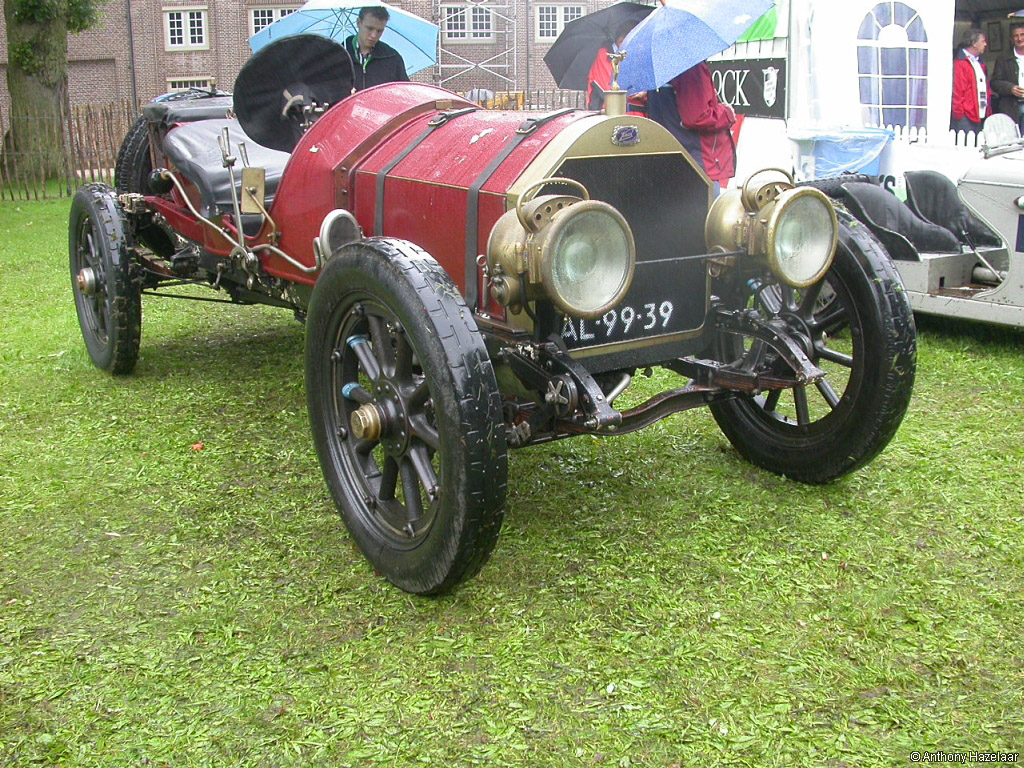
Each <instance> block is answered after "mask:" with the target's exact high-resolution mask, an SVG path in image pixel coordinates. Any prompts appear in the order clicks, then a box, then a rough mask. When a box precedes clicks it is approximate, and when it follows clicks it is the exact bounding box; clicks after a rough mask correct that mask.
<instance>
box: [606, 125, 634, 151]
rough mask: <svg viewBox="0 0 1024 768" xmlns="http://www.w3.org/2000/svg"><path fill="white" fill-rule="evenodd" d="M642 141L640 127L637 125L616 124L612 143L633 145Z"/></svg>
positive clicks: (623, 145)
mask: <svg viewBox="0 0 1024 768" xmlns="http://www.w3.org/2000/svg"><path fill="white" fill-rule="evenodd" d="M639 143H640V129H639V128H637V127H636V126H635V125H616V126H615V127H614V128H613V129H612V144H614V145H615V146H616V147H632V146H633V145H634V144H639Z"/></svg>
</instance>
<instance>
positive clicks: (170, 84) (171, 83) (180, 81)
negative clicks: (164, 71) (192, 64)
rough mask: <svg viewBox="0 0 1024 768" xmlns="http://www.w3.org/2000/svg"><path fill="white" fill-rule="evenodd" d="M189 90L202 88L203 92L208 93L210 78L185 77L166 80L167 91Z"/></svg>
mask: <svg viewBox="0 0 1024 768" xmlns="http://www.w3.org/2000/svg"><path fill="white" fill-rule="evenodd" d="M189 88H202V89H203V90H204V91H208V90H210V78H208V77H185V78H168V79H167V90H168V91H187V90H188V89H189Z"/></svg>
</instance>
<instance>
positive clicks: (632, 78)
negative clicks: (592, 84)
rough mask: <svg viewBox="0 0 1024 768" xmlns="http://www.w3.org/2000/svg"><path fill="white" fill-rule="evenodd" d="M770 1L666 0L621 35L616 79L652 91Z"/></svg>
mask: <svg viewBox="0 0 1024 768" xmlns="http://www.w3.org/2000/svg"><path fill="white" fill-rule="evenodd" d="M773 7H775V2H774V0H667V1H666V3H665V5H663V6H661V7H660V8H658V9H657V10H655V11H654V13H652V14H651V15H650V16H648V17H647V18H646V19H644V20H643V21H641V22H640V23H639V24H638V25H637V26H636V27H634V28H633V30H632V31H631V32H630V33H629V34H628V35H626V39H625V40H624V41H623V42H622V47H623V48H625V50H626V58H625V60H624V61H623V62H622V66H621V68H620V69H619V85H620V86H621V87H622V89H623V90H625V91H629V92H630V93H637V92H638V91H653V90H654V89H655V88H660V87H661V86H663V85H665V84H666V83H668V81H669V80H671V79H672V78H674V77H675V76H676V75H681V74H682V73H683V72H685V71H686V70H688V69H690V68H691V67H693V66H695V65H696V64H699V63H700V62H702V61H704V60H705V59H707V58H708V57H709V56H714V55H715V54H716V53H720V52H721V51H724V50H725V49H726V48H728V47H729V46H730V45H732V44H733V43H735V42H736V40H737V38H739V36H740V35H742V34H743V33H744V32H746V31H747V29H748V28H749V27H750V26H751V25H752V24H753V23H754V22H755V21H757V20H758V18H760V17H761V16H762V15H764V14H765V13H767V12H768V11H769V10H771V9H772V8H773Z"/></svg>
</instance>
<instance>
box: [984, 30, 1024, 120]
mask: <svg viewBox="0 0 1024 768" xmlns="http://www.w3.org/2000/svg"><path fill="white" fill-rule="evenodd" d="M1010 39H1011V40H1012V41H1013V50H1011V51H1010V52H1009V53H1007V54H1005V55H1003V56H1000V57H999V58H998V59H996V65H995V67H994V68H993V69H992V90H993V91H995V92H996V93H997V94H999V103H998V109H999V111H1000V112H1002V113H1003V114H1004V115H1009V116H1010V117H1012V118H1013V122H1015V123H1016V124H1017V126H1018V127H1019V128H1020V129H1021V132H1022V133H1024V21H1015V22H1013V23H1012V24H1011V25H1010Z"/></svg>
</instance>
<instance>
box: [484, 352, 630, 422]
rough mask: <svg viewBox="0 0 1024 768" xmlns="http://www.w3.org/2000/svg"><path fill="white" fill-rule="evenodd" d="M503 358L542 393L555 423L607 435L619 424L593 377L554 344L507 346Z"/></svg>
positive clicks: (616, 416) (618, 417) (618, 414)
mask: <svg viewBox="0 0 1024 768" xmlns="http://www.w3.org/2000/svg"><path fill="white" fill-rule="evenodd" d="M504 357H505V360H506V362H507V363H508V364H509V367H510V368H511V369H512V371H513V372H514V373H515V374H516V376H518V377H519V378H520V379H521V380H522V381H523V382H524V383H525V384H527V386H529V387H531V388H532V389H534V390H536V391H538V392H541V393H543V397H544V401H545V402H546V403H547V404H548V405H549V406H551V407H552V408H553V410H554V411H555V412H556V415H557V417H558V420H559V421H564V422H568V423H569V424H571V425H573V426H575V427H586V428H587V429H591V430H606V431H608V432H613V431H615V429H616V428H617V427H618V425H619V424H621V423H622V414H621V413H619V412H618V411H617V410H615V409H614V408H612V407H611V405H610V404H609V403H608V400H607V398H606V397H605V394H604V392H603V391H602V390H601V387H600V386H598V383H597V382H596V381H595V380H594V377H593V376H591V375H590V373H589V372H588V371H587V369H586V368H584V367H583V366H582V365H580V364H579V363H578V362H576V361H575V360H573V359H572V358H571V357H570V356H569V353H568V352H566V351H565V350H563V349H560V348H559V347H558V346H557V345H555V344H554V343H550V342H549V343H547V344H540V345H531V346H525V347H509V348H506V350H505V355H504ZM563 401H564V402H563ZM573 401H575V403H574V402H573ZM573 405H575V407H570V406H573Z"/></svg>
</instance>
